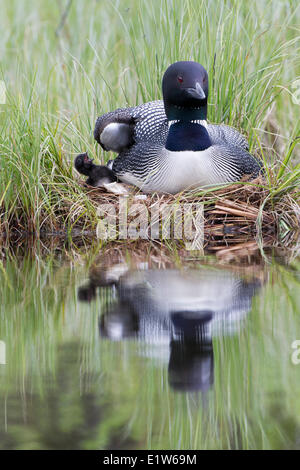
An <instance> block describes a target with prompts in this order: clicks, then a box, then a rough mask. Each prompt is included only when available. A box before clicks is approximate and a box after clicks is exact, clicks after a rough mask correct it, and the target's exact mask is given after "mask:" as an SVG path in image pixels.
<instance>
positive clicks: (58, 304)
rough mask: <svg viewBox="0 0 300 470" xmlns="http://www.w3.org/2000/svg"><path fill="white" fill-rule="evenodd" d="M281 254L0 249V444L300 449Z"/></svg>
mask: <svg viewBox="0 0 300 470" xmlns="http://www.w3.org/2000/svg"><path fill="white" fill-rule="evenodd" d="M250 258H251V259H250ZM290 258H291V256H289V255H286V254H285V255H284V256H282V254H281V255H280V256H278V254H277V255H276V254H274V253H268V254H267V255H266V256H265V258H263V257H261V256H259V255H256V256H255V257H253V256H252V257H247V256H243V258H242V259H241V260H236V261H235V262H232V259H231V260H230V262H229V261H228V259H225V260H224V259H221V260H217V259H215V258H212V257H202V256H200V257H191V256H187V257H186V259H181V260H179V259H178V257H177V258H174V257H173V259H172V256H170V258H167V257H166V255H165V254H163V255H161V256H160V255H159V254H158V253H156V254H155V256H152V255H151V253H150V254H146V253H145V254H144V255H141V254H139V256H134V254H130V253H128V252H126V253H125V254H124V253H122V252H121V250H120V249H119V248H117V249H116V250H114V251H113V252H111V253H108V254H105V255H102V254H101V253H99V254H98V256H96V257H93V258H92V256H89V254H87V253H83V254H81V255H78V254H77V255H74V253H73V254H72V255H71V254H70V253H69V254H67V255H64V256H60V255H58V254H57V253H56V254H53V253H48V254H46V255H45V254H39V253H34V255H32V254H30V253H28V254H27V255H26V256H23V257H20V256H15V255H14V254H13V253H12V252H11V251H5V250H4V251H3V260H2V264H1V270H0V291H1V305H0V340H1V342H2V343H1V349H0V352H1V351H2V352H1V359H2V362H5V364H0V376H1V382H0V448H1V449H207V448H208V449H212V448H216V449H229V448H230V449H236V448H239V449H248V448H250V449H254V448H265V449H269V448H277V449H278V448H283V449H285V448H299V447H300V398H299V397H300V364H299V365H296V364H293V362H292V354H293V352H294V351H295V350H294V349H293V348H292V343H293V342H294V341H295V340H297V339H300V322H299V279H300V274H299V273H300V263H299V261H297V259H290Z"/></svg>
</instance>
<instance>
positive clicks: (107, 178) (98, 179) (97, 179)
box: [74, 153, 117, 188]
mask: <svg viewBox="0 0 300 470" xmlns="http://www.w3.org/2000/svg"><path fill="white" fill-rule="evenodd" d="M74 166H75V168H76V170H77V171H78V172H79V173H81V174H82V175H85V176H88V179H87V180H86V184H88V185H89V186H95V187H98V188H100V187H102V186H103V185H104V184H109V183H112V182H114V181H117V178H116V176H115V174H114V173H113V172H112V171H111V170H110V169H109V168H107V166H105V165H95V164H94V163H93V159H92V158H89V156H88V154H87V153H81V154H80V155H77V157H76V158H75V160H74Z"/></svg>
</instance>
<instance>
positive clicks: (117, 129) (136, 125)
mask: <svg viewBox="0 0 300 470" xmlns="http://www.w3.org/2000/svg"><path fill="white" fill-rule="evenodd" d="M167 134H168V124H167V119H166V115H165V110H164V104H163V101H160V100H158V101H150V102H149V103H145V104H141V105H139V106H136V107H131V108H120V109H116V110H115V111H112V112H110V113H106V114H104V115H103V116H100V117H99V118H98V119H97V121H96V125H95V130H94V138H95V140H96V141H97V142H98V143H99V144H100V145H101V146H102V148H103V149H104V150H112V151H113V152H117V153H121V152H122V151H124V150H126V149H128V148H130V147H131V146H132V145H133V144H136V143H139V142H153V143H157V144H162V145H164V143H165V141H166V139H167Z"/></svg>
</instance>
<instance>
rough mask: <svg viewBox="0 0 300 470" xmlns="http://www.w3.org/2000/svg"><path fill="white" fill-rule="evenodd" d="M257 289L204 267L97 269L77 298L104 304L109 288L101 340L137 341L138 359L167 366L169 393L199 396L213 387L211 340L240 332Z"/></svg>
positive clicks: (251, 283)
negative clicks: (110, 293)
mask: <svg viewBox="0 0 300 470" xmlns="http://www.w3.org/2000/svg"><path fill="white" fill-rule="evenodd" d="M261 285H262V282H261V281H259V280H257V279H256V278H255V277H253V278H249V277H247V279H244V278H243V277H242V276H241V275H240V274H239V273H235V272H233V271H232V270H224V269H217V268H216V267H214V269H210V268H209V267H207V266H204V265H203V266H201V265H200V266H199V265H197V269H193V268H192V269H189V270H182V269H175V268H173V269H171V268H169V269H156V268H151V269H147V263H141V265H140V266H138V269H132V267H131V265H130V267H129V263H128V264H125V263H120V264H116V265H113V266H111V267H107V266H105V265H104V264H102V265H101V264H100V265H99V266H97V268H96V269H95V267H94V268H92V270H91V271H90V279H89V282H88V284H85V285H83V286H81V287H80V288H79V289H78V298H79V300H81V301H85V302H92V301H93V300H95V299H96V298H97V294H98V293H97V289H99V290H100V298H101V297H102V296H105V298H106V299H107V287H108V286H110V288H113V292H114V297H113V300H112V301H111V303H109V304H108V305H107V302H106V304H105V305H106V308H104V309H103V311H102V312H101V316H100V321H99V326H100V334H101V336H103V337H106V338H109V339H111V340H113V341H123V340H125V339H126V338H128V339H129V338H131V339H136V340H138V343H137V348H140V350H141V352H142V354H143V356H144V355H145V354H151V356H152V357H155V358H156V359H158V358H160V359H161V360H167V361H168V362H169V367H168V369H169V381H170V385H171V386H172V387H174V388H175V389H177V390H191V391H192V390H194V391H195V390H202V391H205V390H207V389H208V388H210V387H211V386H212V384H213V375H214V374H213V361H214V357H213V356H214V355H213V339H214V338H216V337H219V336H225V335H234V334H235V333H236V332H238V331H239V330H241V329H242V328H243V327H245V326H246V324H247V323H246V319H247V317H248V315H249V313H250V311H251V305H252V300H253V297H254V296H255V295H256V294H257V293H258V292H259V289H260V288H261Z"/></svg>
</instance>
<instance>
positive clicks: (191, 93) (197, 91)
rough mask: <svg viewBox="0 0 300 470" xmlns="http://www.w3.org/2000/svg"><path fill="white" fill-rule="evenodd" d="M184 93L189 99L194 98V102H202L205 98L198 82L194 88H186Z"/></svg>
mask: <svg viewBox="0 0 300 470" xmlns="http://www.w3.org/2000/svg"><path fill="white" fill-rule="evenodd" d="M184 91H185V94H186V95H187V96H188V97H189V98H194V99H196V100H204V99H205V98H206V96H205V93H204V91H203V88H202V86H201V85H200V83H198V82H197V83H196V86H195V88H186V89H185V90H184Z"/></svg>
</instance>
